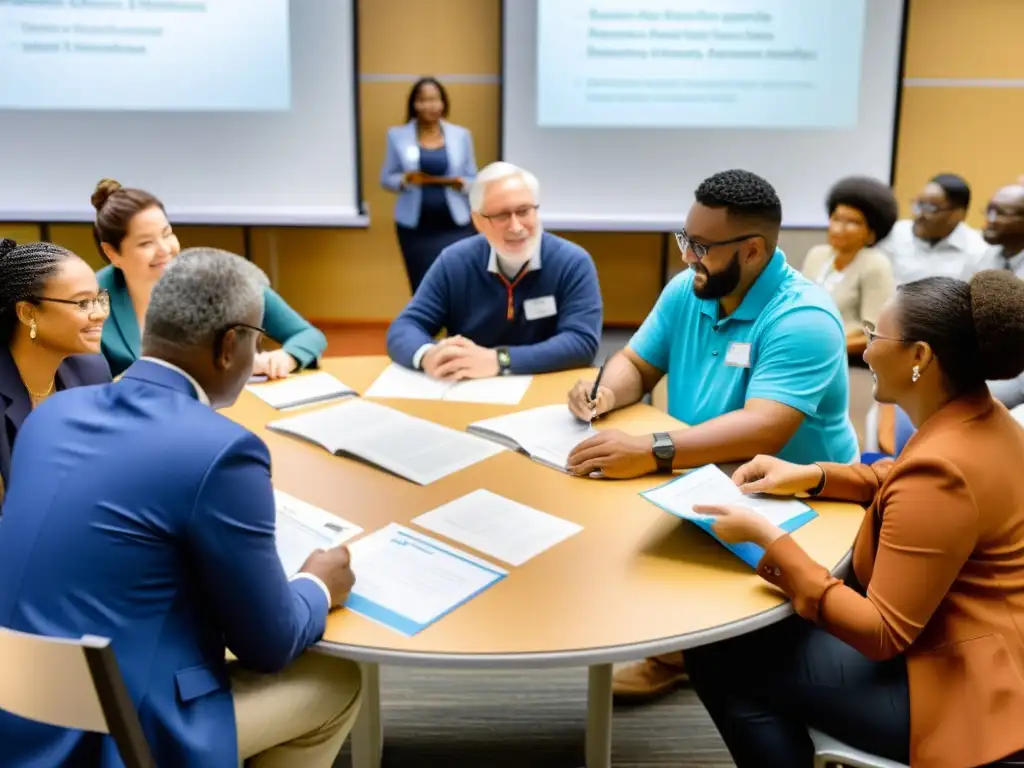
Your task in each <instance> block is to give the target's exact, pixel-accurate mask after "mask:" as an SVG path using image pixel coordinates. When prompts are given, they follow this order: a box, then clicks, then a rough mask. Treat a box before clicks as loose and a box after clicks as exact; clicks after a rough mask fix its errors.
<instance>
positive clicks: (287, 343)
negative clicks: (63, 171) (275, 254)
mask: <svg viewBox="0 0 1024 768" xmlns="http://www.w3.org/2000/svg"><path fill="white" fill-rule="evenodd" d="M92 204H93V206H94V207H95V208H96V224H95V227H94V235H95V237H96V243H97V245H98V246H99V249H100V255H101V256H102V257H103V258H104V259H105V260H106V261H108V262H110V266H107V267H104V268H103V269H101V270H100V271H99V273H98V274H97V278H98V279H99V281H100V286H101V287H103V288H104V289H106V290H107V291H109V293H110V317H109V318H108V319H107V322H106V324H105V325H104V327H103V354H104V355H105V356H106V358H107V361H108V362H109V363H110V369H111V371H113V373H114V375H115V376H119V375H120V374H121V373H122V372H123V371H124V370H125V369H126V368H127V367H128V366H129V365H131V364H132V363H133V362H135V361H136V360H137V359H138V357H139V348H140V345H141V339H142V334H143V331H144V330H145V328H144V326H145V322H144V321H145V318H146V308H147V307H148V306H149V299H150V295H151V294H152V292H153V286H154V285H156V281H157V280H159V279H160V276H161V275H162V274H163V273H164V270H165V269H166V268H167V265H168V264H170V263H171V260H172V259H174V257H175V256H177V255H178V252H179V251H180V250H181V246H180V245H179V243H178V238H177V237H176V236H175V235H174V230H172V229H171V224H170V222H169V221H168V220H167V214H166V212H165V211H164V204H163V203H162V202H160V200H158V199H157V198H156V197H155V196H153V195H151V194H150V193H149V192H145V191H143V190H141V189H128V188H125V187H122V186H121V185H120V184H119V183H118V182H116V181H113V180H112V179H103V180H102V181H101V182H100V183H99V184H97V185H96V191H95V192H94V193H93V195H92ZM264 293H265V294H266V295H265V296H264V307H265V308H264V316H263V319H262V320H261V322H260V325H261V326H262V327H263V328H265V329H266V332H267V336H269V337H270V338H271V339H273V340H274V341H276V342H278V343H279V344H281V349H277V350H274V351H272V352H260V353H259V354H258V355H257V356H256V362H255V365H254V368H253V373H256V374H260V375H263V376H268V377H269V378H271V379H278V378H282V377H284V376H287V375H288V374H289V373H291V372H292V371H295V370H298V369H300V368H308V367H315V366H316V365H317V363H318V362H319V360H320V357H321V356H322V355H323V353H324V350H326V349H327V337H326V336H324V334H323V333H321V332H320V331H319V330H318V329H316V328H314V327H313V326H312V325H310V324H309V323H308V322H307V321H306V320H305V319H304V318H303V317H302V316H301V315H300V314H299V313H298V312H296V311H295V310H294V309H292V308H291V307H290V306H288V304H287V303H286V302H285V300H284V299H282V298H281V297H280V296H279V295H278V294H277V293H275V292H274V291H273V290H272V289H271V288H270V286H267V287H265V288H264Z"/></svg>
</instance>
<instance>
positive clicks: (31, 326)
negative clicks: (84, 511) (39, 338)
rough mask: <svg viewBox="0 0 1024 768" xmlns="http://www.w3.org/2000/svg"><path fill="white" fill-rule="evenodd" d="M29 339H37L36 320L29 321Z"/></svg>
mask: <svg viewBox="0 0 1024 768" xmlns="http://www.w3.org/2000/svg"><path fill="white" fill-rule="evenodd" d="M28 337H29V338H30V339H35V337H36V321H35V320H34V319H33V320H29V321H28Z"/></svg>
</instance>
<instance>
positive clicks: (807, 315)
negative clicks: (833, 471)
mask: <svg viewBox="0 0 1024 768" xmlns="http://www.w3.org/2000/svg"><path fill="white" fill-rule="evenodd" d="M781 222H782V205H781V203H780V202H779V198H778V196H777V195H776V193H775V190H774V189H773V188H772V186H771V185H770V184H769V183H768V182H767V181H765V180H764V179H762V178H760V177H759V176H756V175H754V174H753V173H749V172H747V171H738V170H734V171H725V172H723V173H719V174H716V175H714V176H712V177H711V178H709V179H707V180H705V181H704V182H702V183H701V185H700V186H699V187H698V188H697V191H696V202H695V203H694V204H693V206H692V207H691V208H690V211H689V213H688V214H687V216H686V226H685V228H684V229H682V230H681V231H680V232H679V233H677V239H678V241H679V246H680V249H681V250H682V252H683V258H684V259H685V261H686V263H687V264H688V265H689V266H690V269H687V270H685V271H684V272H682V273H680V274H679V275H677V276H676V277H675V278H674V279H673V280H672V282H671V283H669V285H668V286H667V287H666V288H665V290H664V291H663V292H662V294H661V297H660V298H659V299H658V303H657V304H656V305H655V307H654V309H653V310H652V311H651V314H650V315H648V316H647V319H646V320H644V323H643V325H642V326H641V327H640V330H638V331H637V332H636V334H635V335H634V336H633V338H632V339H631V340H630V342H629V345H628V346H627V348H626V349H625V350H624V351H623V352H621V353H619V354H617V355H615V356H614V357H613V358H612V359H611V360H610V361H609V362H608V363H607V365H606V366H605V371H604V376H603V377H602V379H601V386H600V388H599V389H598V394H597V399H596V400H595V401H593V402H591V400H590V394H591V392H592V388H593V383H592V382H589V381H584V382H580V383H578V384H577V385H576V386H575V387H574V388H573V390H572V391H571V392H570V393H569V407H570V408H571V409H572V411H573V413H575V414H576V415H577V416H578V417H580V418H582V419H587V420H589V419H592V418H595V417H597V416H600V415H601V414H603V413H607V412H608V411H611V410H613V409H615V408H622V407H625V406H627V405H631V404H632V403H635V402H637V401H638V400H640V398H641V397H643V395H644V394H645V393H647V392H650V391H651V390H652V389H653V388H654V386H655V385H656V384H657V383H658V382H659V381H660V380H661V378H662V377H663V376H665V375H666V374H668V412H669V414H670V415H672V416H674V417H675V418H677V419H679V420H680V421H682V422H684V423H686V424H689V425H691V426H690V428H688V429H680V430H677V431H675V432H671V433H666V434H660V435H658V434H656V435H653V436H652V435H627V434H624V433H623V432H620V431H618V430H603V431H602V432H601V434H600V435H598V436H596V437H593V438H591V439H590V440H586V441H584V442H583V443H581V444H580V445H579V446H577V448H576V449H575V450H574V451H573V453H572V454H571V455H570V456H569V469H570V470H571V471H572V472H575V473H577V474H579V475H584V476H585V475H588V474H590V473H591V472H594V471H596V470H600V471H601V472H602V473H603V474H604V475H606V476H608V477H636V476H638V475H644V474H647V473H651V472H655V471H658V470H663V471H668V470H671V469H673V468H683V467H694V466H699V465H702V464H707V463H712V462H730V461H741V460H746V459H749V458H751V457H752V456H754V455H756V454H758V453H771V454H779V455H780V456H783V457H787V458H791V459H793V460H795V461H804V462H806V461H815V460H819V459H820V460H824V458H825V457H827V459H828V460H830V461H838V462H851V461H853V460H854V459H855V458H856V457H857V455H858V446H857V438H856V434H855V432H854V429H853V425H852V424H851V423H850V420H849V416H848V410H847V409H848V401H849V379H848V376H847V368H846V346H845V337H844V334H843V325H842V321H841V320H840V319H839V314H838V312H836V308H835V305H834V304H833V302H832V300H831V299H830V298H829V296H828V294H826V293H825V292H824V291H823V290H822V289H821V288H819V287H817V286H816V285H814V284H813V283H811V282H810V281H808V280H807V279H805V278H804V277H803V276H802V275H801V274H800V273H799V272H797V271H796V270H795V269H793V268H792V267H790V266H789V265H788V264H787V263H786V257H785V255H784V254H783V253H782V251H780V250H778V248H777V247H776V244H777V242H778V237H779V227H780V225H781ZM797 457H800V458H797ZM683 679H685V674H684V673H683V670H682V659H681V654H679V653H675V654H668V655H666V656H662V657H658V658H657V659H650V660H648V661H646V662H643V663H641V664H639V665H633V666H632V667H629V668H627V669H624V670H622V671H621V672H620V673H619V674H618V675H617V676H616V679H615V693H616V695H617V696H619V697H620V698H623V697H624V698H630V699H634V700H635V699H643V698H650V697H654V696H657V695H660V694H663V693H667V692H668V691H670V690H671V689H672V688H673V687H675V686H676V685H677V684H678V683H680V682H681V681H682V680H683Z"/></svg>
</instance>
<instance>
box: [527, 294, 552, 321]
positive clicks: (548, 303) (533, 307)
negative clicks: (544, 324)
mask: <svg viewBox="0 0 1024 768" xmlns="http://www.w3.org/2000/svg"><path fill="white" fill-rule="evenodd" d="M523 314H525V315H526V319H527V320H541V319H543V318H545V317H554V316H555V315H557V314H558V307H557V306H555V297H554V296H539V297H538V298H536V299H527V300H526V301H524V302H523Z"/></svg>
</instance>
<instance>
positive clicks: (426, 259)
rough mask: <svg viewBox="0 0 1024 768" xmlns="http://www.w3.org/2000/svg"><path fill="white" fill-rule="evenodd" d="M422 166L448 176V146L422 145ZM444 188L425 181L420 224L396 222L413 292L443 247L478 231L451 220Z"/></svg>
mask: <svg viewBox="0 0 1024 768" xmlns="http://www.w3.org/2000/svg"><path fill="white" fill-rule="evenodd" d="M420 170H421V171H423V173H426V174H429V175H430V176H447V175H448V152H447V150H446V149H445V148H444V147H438V148H437V149H425V148H423V147H421V148H420ZM444 190H445V188H444V187H442V186H440V185H436V184H424V185H423V204H422V207H421V208H420V221H419V225H418V226H416V227H403V226H402V225H400V224H396V225H395V229H396V230H397V231H398V245H399V247H400V248H401V249H402V258H403V259H404V260H405V269H406V272H407V273H408V275H409V285H410V287H411V288H412V292H413V293H416V289H417V288H418V287H419V285H420V283H421V282H422V281H423V276H424V275H425V274H427V270H428V269H430V265H431V264H433V263H434V261H436V260H437V257H438V254H440V253H441V251H443V250H444V249H445V248H447V247H448V246H449V245H451V244H452V243H455V242H458V241H459V240H462V239H463V238H465V237H469V236H470V235H475V234H476V230H475V229H474V228H473V225H472V224H467V225H466V226H459V225H458V224H456V223H455V222H454V221H453V220H452V214H451V211H450V210H449V209H448V201H447V200H446V199H445V193H444Z"/></svg>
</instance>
